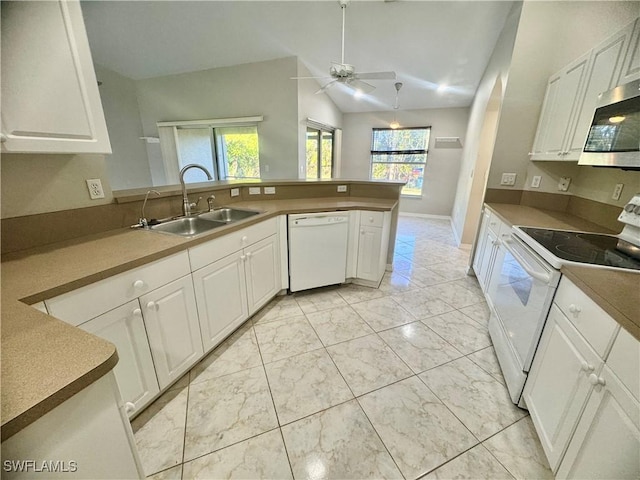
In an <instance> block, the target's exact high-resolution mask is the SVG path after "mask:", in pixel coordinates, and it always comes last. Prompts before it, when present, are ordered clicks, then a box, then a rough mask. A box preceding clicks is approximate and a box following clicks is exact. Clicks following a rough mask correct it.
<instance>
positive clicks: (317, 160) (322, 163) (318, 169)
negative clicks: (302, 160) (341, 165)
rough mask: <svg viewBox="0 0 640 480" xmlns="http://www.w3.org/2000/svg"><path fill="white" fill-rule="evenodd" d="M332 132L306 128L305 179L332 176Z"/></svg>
mask: <svg viewBox="0 0 640 480" xmlns="http://www.w3.org/2000/svg"><path fill="white" fill-rule="evenodd" d="M333 136H334V135H333V131H332V130H325V129H322V128H314V127H307V178H309V179H310V178H331V177H332V175H333Z"/></svg>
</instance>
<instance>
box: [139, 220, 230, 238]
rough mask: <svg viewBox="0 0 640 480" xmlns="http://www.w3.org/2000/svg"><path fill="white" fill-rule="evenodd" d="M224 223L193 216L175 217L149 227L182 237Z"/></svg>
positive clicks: (196, 233)
mask: <svg viewBox="0 0 640 480" xmlns="http://www.w3.org/2000/svg"><path fill="white" fill-rule="evenodd" d="M225 225H226V222H218V221H215V220H207V219H203V218H200V217H199V216H194V217H181V218H176V219H175V220H169V221H168V222H163V223H159V224H157V225H151V226H150V227H149V228H150V229H151V230H153V231H156V232H165V233H172V234H174V235H180V236H183V237H191V236H193V235H198V234H200V233H205V232H208V231H210V230H213V229H214V228H218V227H223V226H225Z"/></svg>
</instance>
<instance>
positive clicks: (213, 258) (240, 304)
mask: <svg viewBox="0 0 640 480" xmlns="http://www.w3.org/2000/svg"><path fill="white" fill-rule="evenodd" d="M277 231H278V230H277V221H276V219H270V220H266V221H264V222H261V223H259V224H256V225H252V226H251V227H248V228H246V229H244V230H241V231H238V232H233V233H230V234H228V235H225V236H224V237H221V238H218V239H215V240H211V241H210V242H207V243H203V244H201V245H198V246H196V247H194V248H191V249H189V257H190V261H191V268H192V269H193V282H194V285H195V291H196V303H197V307H198V315H199V318H200V328H201V332H202V342H203V344H204V350H205V351H209V350H211V349H212V348H214V347H215V346H216V345H218V344H219V343H220V342H221V341H222V340H223V339H224V338H225V337H227V336H228V335H229V334H230V333H231V332H233V331H234V330H235V329H236V328H237V327H238V326H239V325H240V324H241V323H242V322H244V321H245V320H246V319H247V318H248V317H249V316H250V315H252V314H253V313H255V312H256V311H257V310H258V309H259V308H260V307H262V306H263V305H264V304H266V303H267V302H268V301H269V300H271V299H272V298H273V297H274V296H275V295H276V294H277V293H278V292H279V291H280V289H281V288H282V282H281V266H280V242H279V238H278V235H277Z"/></svg>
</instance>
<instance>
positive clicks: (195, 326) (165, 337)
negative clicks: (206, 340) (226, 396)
mask: <svg viewBox="0 0 640 480" xmlns="http://www.w3.org/2000/svg"><path fill="white" fill-rule="evenodd" d="M140 303H141V305H142V312H143V315H144V323H145V326H146V327H147V333H148V335H149V343H150V345H151V353H152V354H153V363H154V364H155V366H156V374H157V375H158V382H159V384H160V388H165V387H166V386H168V385H169V384H171V383H172V382H173V381H175V380H177V379H178V378H179V377H180V375H182V374H183V373H184V372H186V371H187V370H188V369H189V367H191V365H193V364H194V363H195V362H196V361H198V360H199V359H200V357H201V356H202V353H203V349H202V339H201V337H200V325H199V323H198V310H197V307H196V300H195V296H194V293H193V282H192V280H191V275H188V276H186V277H182V278H180V279H178V280H176V281H174V282H171V283H170V284H168V285H165V286H164V287H160V288H158V289H157V290H154V291H153V292H150V293H148V294H146V295H144V296H143V297H140Z"/></svg>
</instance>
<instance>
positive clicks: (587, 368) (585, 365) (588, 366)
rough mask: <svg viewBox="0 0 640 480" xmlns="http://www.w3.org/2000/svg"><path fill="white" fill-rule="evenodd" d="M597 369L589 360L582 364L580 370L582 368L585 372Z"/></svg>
mask: <svg viewBox="0 0 640 480" xmlns="http://www.w3.org/2000/svg"><path fill="white" fill-rule="evenodd" d="M595 369H596V367H594V366H593V365H591V364H589V363H587V362H582V365H581V366H580V370H582V371H583V372H587V373H588V372H593V371H594V370H595Z"/></svg>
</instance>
